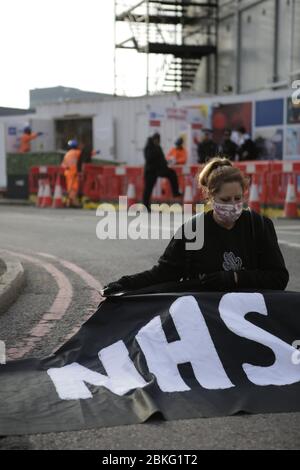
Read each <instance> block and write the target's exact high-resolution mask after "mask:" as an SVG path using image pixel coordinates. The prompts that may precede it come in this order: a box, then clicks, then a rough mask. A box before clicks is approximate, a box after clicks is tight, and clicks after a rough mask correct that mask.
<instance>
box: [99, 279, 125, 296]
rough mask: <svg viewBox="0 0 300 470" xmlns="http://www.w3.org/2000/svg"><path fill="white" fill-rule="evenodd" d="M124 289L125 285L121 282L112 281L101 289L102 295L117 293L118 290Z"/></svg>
mask: <svg viewBox="0 0 300 470" xmlns="http://www.w3.org/2000/svg"><path fill="white" fill-rule="evenodd" d="M123 290H124V287H123V286H122V284H120V283H119V282H111V283H110V284H108V285H107V286H104V288H103V289H102V291H101V295H102V297H109V296H110V295H115V294H117V293H118V292H122V291H123Z"/></svg>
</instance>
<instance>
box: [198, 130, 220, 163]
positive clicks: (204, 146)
mask: <svg viewBox="0 0 300 470" xmlns="http://www.w3.org/2000/svg"><path fill="white" fill-rule="evenodd" d="M203 132H204V136H203V139H202V142H199V144H198V147H197V153H198V163H205V162H207V161H208V160H210V159H211V158H213V157H215V156H216V155H217V153H218V146H217V144H215V142H214V141H213V140H212V130H211V129H203Z"/></svg>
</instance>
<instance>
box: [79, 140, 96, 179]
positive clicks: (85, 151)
mask: <svg viewBox="0 0 300 470" xmlns="http://www.w3.org/2000/svg"><path fill="white" fill-rule="evenodd" d="M99 154H100V150H93V147H92V146H91V145H90V144H86V145H83V146H82V147H81V154H80V157H79V160H78V164H77V170H78V173H81V170H82V165H84V164H85V163H92V158H93V157H94V156H95V155H99Z"/></svg>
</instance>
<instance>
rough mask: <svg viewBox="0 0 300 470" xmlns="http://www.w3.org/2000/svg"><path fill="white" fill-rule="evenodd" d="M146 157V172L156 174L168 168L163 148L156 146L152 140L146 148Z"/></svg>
mask: <svg viewBox="0 0 300 470" xmlns="http://www.w3.org/2000/svg"><path fill="white" fill-rule="evenodd" d="M144 157H145V170H146V171H151V172H154V173H156V172H159V171H160V170H163V169H165V168H166V167H167V166H168V162H167V160H166V159H165V156H164V152H163V150H162V148H161V146H160V145H156V144H154V143H153V142H152V140H151V139H149V140H148V142H147V145H146V147H145V148H144Z"/></svg>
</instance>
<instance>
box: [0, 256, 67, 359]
mask: <svg viewBox="0 0 300 470" xmlns="http://www.w3.org/2000/svg"><path fill="white" fill-rule="evenodd" d="M6 251H7V252H8V253H10V254H12V255H15V256H18V257H20V258H23V259H25V260H26V261H29V262H30V263H33V264H36V265H38V266H41V267H42V268H44V269H45V270H46V271H47V272H48V273H49V274H50V275H51V276H52V277H53V278H54V280H55V282H56V284H57V286H58V293H57V295H56V297H55V300H54V302H53V304H52V306H51V307H50V309H49V310H48V311H47V312H46V313H44V315H43V316H42V318H41V320H40V321H39V322H38V323H37V324H36V325H35V326H34V327H33V328H32V329H31V330H30V332H29V338H28V339H26V340H24V341H23V342H22V343H21V345H20V346H19V347H18V348H10V349H9V350H8V351H7V354H8V356H9V357H10V358H12V359H20V358H22V357H23V356H24V355H25V354H27V353H29V352H30V351H31V350H32V349H33V348H34V347H35V346H36V344H37V343H39V342H40V341H41V340H42V338H43V337H44V336H45V335H47V334H48V333H49V332H50V330H51V328H53V326H54V325H55V323H56V321H57V320H60V319H61V318H62V317H63V316H64V315H65V313H66V311H67V310H68V308H69V306H70V304H71V301H72V298H73V288H72V285H71V283H70V281H69V280H68V278H67V277H66V276H65V275H64V274H63V273H62V272H61V271H59V270H58V269H57V268H55V267H54V266H53V265H52V264H50V263H44V262H42V261H41V260H39V259H37V258H34V257H32V256H29V255H24V254H23V253H18V252H14V251H8V250H6Z"/></svg>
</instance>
